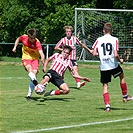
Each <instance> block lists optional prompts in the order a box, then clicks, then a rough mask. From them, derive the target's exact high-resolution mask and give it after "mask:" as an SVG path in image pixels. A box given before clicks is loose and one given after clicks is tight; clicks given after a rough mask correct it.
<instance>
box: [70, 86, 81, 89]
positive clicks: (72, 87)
mask: <svg viewBox="0 0 133 133" xmlns="http://www.w3.org/2000/svg"><path fill="white" fill-rule="evenodd" d="M69 88H71V89H75V90H82V87H81V88H77V87H75V86H69Z"/></svg>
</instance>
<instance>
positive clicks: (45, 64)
mask: <svg viewBox="0 0 133 133" xmlns="http://www.w3.org/2000/svg"><path fill="white" fill-rule="evenodd" d="M49 62H50V58H48V59H46V60H45V62H44V65H43V72H44V73H45V72H46V69H47V65H48V63H49Z"/></svg>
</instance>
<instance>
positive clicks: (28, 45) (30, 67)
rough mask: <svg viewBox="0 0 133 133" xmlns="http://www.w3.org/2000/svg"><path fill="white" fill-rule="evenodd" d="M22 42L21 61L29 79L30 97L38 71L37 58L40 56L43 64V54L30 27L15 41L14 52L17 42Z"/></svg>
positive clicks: (28, 96) (28, 97) (33, 30)
mask: <svg viewBox="0 0 133 133" xmlns="http://www.w3.org/2000/svg"><path fill="white" fill-rule="evenodd" d="M19 42H22V44H23V46H22V63H23V66H24V68H25V70H26V71H27V72H28V76H29V77H30V79H31V81H30V84H29V90H28V95H27V99H30V98H31V94H32V92H33V90H34V87H35V85H36V84H37V81H36V74H37V72H38V66H39V58H41V62H42V64H44V54H43V50H42V46H41V43H40V41H39V40H38V39H37V38H36V30H35V29H34V28H31V29H29V30H28V31H27V35H25V34H24V35H21V36H20V37H18V38H17V39H16V41H15V45H14V47H13V49H12V51H13V52H16V48H17V46H18V43H19Z"/></svg>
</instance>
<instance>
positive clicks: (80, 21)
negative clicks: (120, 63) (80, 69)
mask: <svg viewBox="0 0 133 133" xmlns="http://www.w3.org/2000/svg"><path fill="white" fill-rule="evenodd" d="M106 22H110V23H112V26H113V33H112V35H113V36H115V37H118V39H119V47H120V48H119V55H120V56H121V57H122V58H124V61H125V62H130V63H131V62H133V10H123V9H91V8H75V28H74V33H75V36H76V37H78V38H79V40H80V41H82V42H83V43H84V44H86V45H87V46H88V47H89V48H92V45H93V43H94V42H95V40H96V39H97V38H98V37H100V36H102V35H103V25H104V24H105V23H106ZM77 60H78V61H98V58H96V57H93V56H92V55H91V54H90V53H89V52H88V51H86V50H85V49H82V48H81V47H80V46H77Z"/></svg>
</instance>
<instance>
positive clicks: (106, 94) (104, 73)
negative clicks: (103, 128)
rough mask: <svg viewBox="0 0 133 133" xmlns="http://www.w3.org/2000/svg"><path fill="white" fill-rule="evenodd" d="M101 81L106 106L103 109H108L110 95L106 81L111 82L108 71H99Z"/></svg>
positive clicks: (107, 110)
mask: <svg viewBox="0 0 133 133" xmlns="http://www.w3.org/2000/svg"><path fill="white" fill-rule="evenodd" d="M100 81H101V83H102V84H103V100H104V103H105V106H106V109H105V111H106V112H109V111H110V95H109V92H108V82H111V74H110V71H101V79H100Z"/></svg>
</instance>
